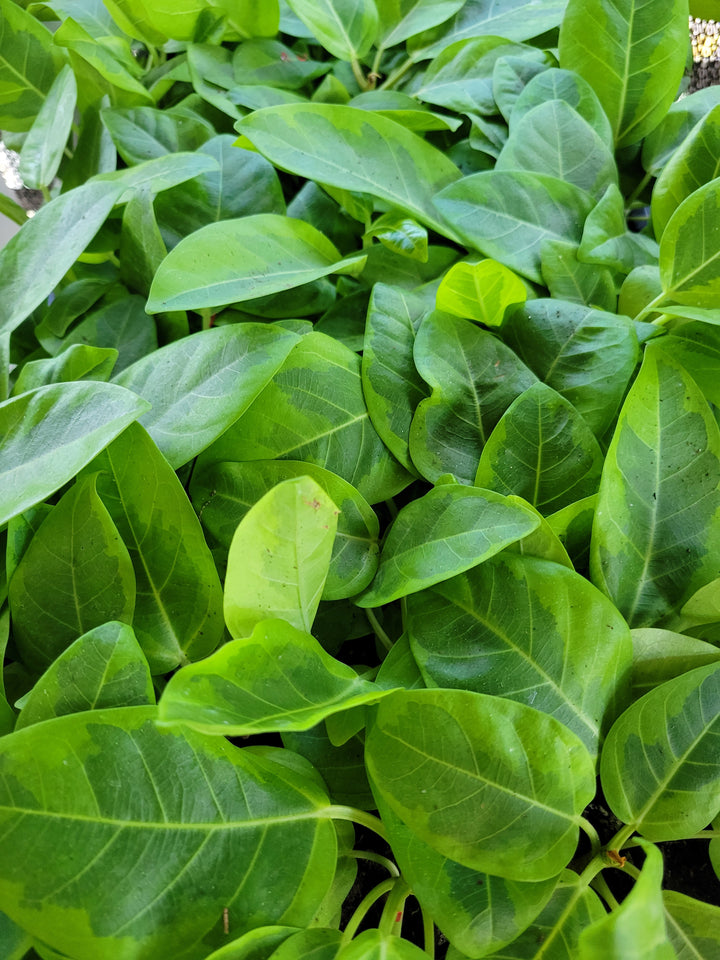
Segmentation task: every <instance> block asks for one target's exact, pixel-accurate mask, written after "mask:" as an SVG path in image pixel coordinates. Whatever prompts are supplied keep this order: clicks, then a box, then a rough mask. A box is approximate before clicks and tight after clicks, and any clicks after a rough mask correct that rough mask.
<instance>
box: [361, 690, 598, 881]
mask: <svg viewBox="0 0 720 960" xmlns="http://www.w3.org/2000/svg"><path fill="white" fill-rule="evenodd" d="M366 764H367V768H368V773H369V776H370V778H371V783H372V785H373V789H374V790H377V791H378V792H379V794H380V796H381V797H382V798H383V799H384V800H385V802H386V803H387V804H388V806H390V808H391V809H392V810H393V812H394V813H395V814H396V815H397V816H398V817H399V818H400V819H401V820H402V821H403V823H404V824H405V825H406V826H408V827H409V828H410V829H411V830H412V831H413V833H415V834H417V836H418V837H420V839H421V840H423V841H424V842H425V843H428V844H429V845H430V846H431V847H433V849H435V850H437V851H438V852H439V853H441V854H442V855H443V856H446V857H449V858H450V859H452V860H455V861H457V862H458V863H461V864H463V865H464V866H466V867H471V868H472V869H475V870H480V871H483V872H488V873H489V872H491V871H492V873H493V874H496V875H498V876H501V877H505V878H506V879H508V880H535V881H537V880H546V879H549V878H550V877H553V876H556V875H557V867H558V864H559V863H567V861H568V860H569V858H570V857H571V856H572V853H573V851H574V850H575V846H576V843H577V835H578V817H579V815H580V813H581V811H582V810H583V808H584V807H585V805H586V804H587V803H588V802H589V801H590V799H591V798H592V797H593V795H594V792H595V777H594V773H593V763H592V760H591V758H590V756H589V754H588V753H587V751H586V750H585V747H584V746H583V744H582V742H581V741H580V740H579V739H578V738H577V737H576V736H575V734H574V733H571V732H570V731H569V730H568V729H567V727H565V726H563V724H561V723H560V722H559V721H558V720H556V719H555V718H554V717H549V716H547V715H546V714H543V713H540V712H539V711H538V710H533V709H532V708H531V707H526V706H525V705H524V704H520V703H514V702H513V701H511V700H505V699H504V698H502V697H492V696H485V695H484V694H479V693H471V692H469V691H466V690H413V691H409V690H404V691H400V692H397V693H392V694H390V695H389V696H387V697H385V698H384V699H383V700H381V701H380V704H379V705H378V708H377V714H376V717H375V720H374V722H373V724H372V727H371V728H370V732H369V734H368V737H367V743H366Z"/></svg>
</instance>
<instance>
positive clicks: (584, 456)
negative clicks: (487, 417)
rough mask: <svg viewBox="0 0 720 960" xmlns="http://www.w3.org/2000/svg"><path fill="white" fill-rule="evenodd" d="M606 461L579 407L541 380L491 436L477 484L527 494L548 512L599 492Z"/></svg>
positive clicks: (516, 403) (540, 509)
mask: <svg viewBox="0 0 720 960" xmlns="http://www.w3.org/2000/svg"><path fill="white" fill-rule="evenodd" d="M602 464H603V456H602V452H601V450H600V446H599V445H598V442H597V440H596V439H595V437H594V436H593V434H592V431H591V430H590V427H589V426H588V425H587V423H586V422H585V420H583V418H582V417H581V416H580V414H579V413H578V412H577V410H576V409H575V407H573V405H572V404H571V403H570V402H569V401H568V400H566V399H565V398H564V397H562V396H561V395H560V394H559V393H557V392H556V391H555V390H553V389H552V388H551V387H548V386H547V385H546V384H544V383H541V382H538V383H536V384H533V386H532V387H529V388H528V389H527V390H526V391H525V393H523V394H521V395H520V396H519V397H518V398H517V400H514V401H513V402H512V404H511V405H510V406H509V407H508V409H507V410H506V411H505V413H504V414H503V415H502V417H501V418H500V420H499V422H498V424H497V425H496V427H495V429H494V430H493V432H492V433H491V434H490V436H489V437H488V439H487V441H486V443H485V446H484V447H483V450H482V453H481V454H480V464H479V466H478V471H477V474H476V475H475V485H476V486H478V487H487V488H488V489H489V490H497V491H498V493H503V494H515V495H516V496H520V497H524V498H525V500H527V501H528V502H529V503H531V504H532V505H533V506H534V507H536V508H537V509H538V510H539V511H540V513H542V514H543V515H544V516H547V515H548V514H550V513H555V512H556V511H557V510H561V509H562V508H563V507H567V506H569V505H570V504H571V503H575V501H576V500H581V499H583V498H584V497H589V496H591V495H592V494H593V493H595V492H596V491H597V488H598V486H599V483H600V472H601V470H602Z"/></svg>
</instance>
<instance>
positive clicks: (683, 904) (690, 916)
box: [663, 890, 720, 960]
mask: <svg viewBox="0 0 720 960" xmlns="http://www.w3.org/2000/svg"><path fill="white" fill-rule="evenodd" d="M663 906H664V907H665V924H666V927H667V936H668V940H669V941H670V943H672V945H673V946H674V947H675V950H676V952H677V956H678V958H679V960H705V958H706V957H707V958H710V960H712V958H713V957H717V956H718V955H720V907H718V906H713V905H712V904H710V903H704V902H703V901H702V900H696V899H695V898H694V897H687V896H685V894H683V893H677V892H676V891H675V890H663Z"/></svg>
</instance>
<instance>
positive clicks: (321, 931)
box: [271, 861, 356, 960]
mask: <svg viewBox="0 0 720 960" xmlns="http://www.w3.org/2000/svg"><path fill="white" fill-rule="evenodd" d="M355 863H356V862H355V861H353V866H355ZM341 940H342V933H341V932H340V931H339V930H336V929H334V928H328V927H315V928H310V929H309V930H300V931H298V932H297V933H293V934H292V935H291V936H289V937H288V938H287V940H285V941H283V943H281V944H280V946H279V947H278V948H277V949H276V950H275V951H274V952H273V954H272V956H271V960H335V957H336V956H337V955H338V951H339V950H340V942H341Z"/></svg>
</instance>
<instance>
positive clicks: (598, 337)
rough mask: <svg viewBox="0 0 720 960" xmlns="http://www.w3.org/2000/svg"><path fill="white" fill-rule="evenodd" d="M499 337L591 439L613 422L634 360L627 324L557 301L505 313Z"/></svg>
mask: <svg viewBox="0 0 720 960" xmlns="http://www.w3.org/2000/svg"><path fill="white" fill-rule="evenodd" d="M502 335H503V338H504V339H505V341H506V342H507V344H508V345H509V346H510V347H512V349H513V350H514V351H515V353H516V354H517V355H518V356H519V357H520V358H521V359H522V360H523V361H524V362H525V363H526V364H527V365H528V366H529V367H530V369H531V370H533V371H534V373H536V374H537V376H538V377H539V378H540V379H541V380H543V381H544V382H545V383H547V385H548V386H550V387H552V388H553V389H554V390H557V392H558V393H560V394H562V396H564V397H565V399H566V400H569V401H570V403H572V405H573V406H574V407H575V409H576V410H577V411H578V412H579V413H581V414H582V416H583V417H584V418H585V420H586V421H587V423H588V425H589V427H590V429H591V430H592V431H593V433H594V434H595V436H596V437H602V436H603V434H604V433H605V431H606V430H607V428H608V427H609V426H610V424H611V423H612V422H613V420H614V419H615V416H616V415H617V411H618V408H619V406H620V403H621V401H622V398H623V396H624V394H625V391H626V389H627V385H628V382H629V380H630V377H631V376H632V374H633V372H634V370H635V366H636V364H637V362H638V359H639V353H640V351H639V347H638V341H637V336H636V334H635V329H634V327H633V324H632V321H631V320H629V319H628V318H627V317H623V316H617V315H616V314H614V313H608V312H605V311H604V310H594V309H590V308H588V307H584V306H581V305H580V304H574V303H564V302H563V301H560V300H531V301H529V302H528V303H527V304H526V305H525V306H524V307H520V308H518V309H517V310H513V311H509V312H508V316H507V318H506V320H505V323H504V324H503V330H502Z"/></svg>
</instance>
